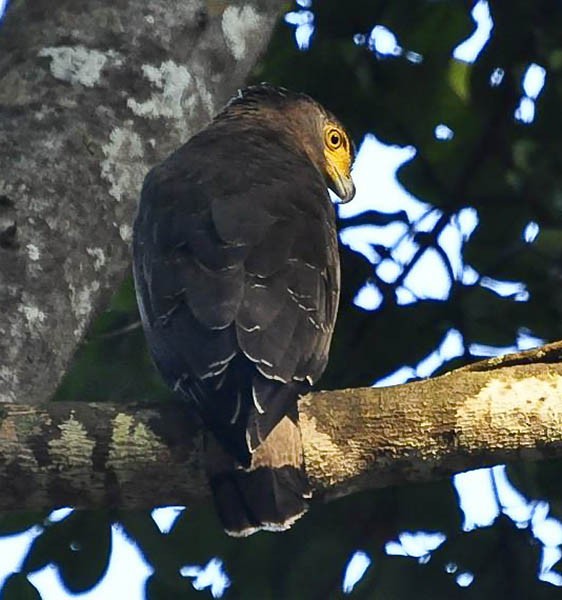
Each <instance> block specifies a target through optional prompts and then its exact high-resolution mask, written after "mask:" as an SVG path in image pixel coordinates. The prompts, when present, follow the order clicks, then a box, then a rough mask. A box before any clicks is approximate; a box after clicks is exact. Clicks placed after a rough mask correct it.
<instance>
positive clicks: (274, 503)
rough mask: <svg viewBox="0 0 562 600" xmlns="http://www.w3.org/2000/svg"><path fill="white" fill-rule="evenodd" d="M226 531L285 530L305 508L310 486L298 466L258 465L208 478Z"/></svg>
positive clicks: (233, 533)
mask: <svg viewBox="0 0 562 600" xmlns="http://www.w3.org/2000/svg"><path fill="white" fill-rule="evenodd" d="M210 483H211V489H212V491H213V496H214V499H215V505H216V508H217V512H218V513H219V517H220V519H221V521H222V523H223V526H224V528H225V531H226V533H228V534H229V535H233V536H237V537H244V536H248V535H251V534H252V533H255V532H256V531H259V530H260V529H264V530H267V531H283V530H284V529H288V528H289V527H290V526H291V525H292V524H293V523H294V522H295V521H296V520H297V519H298V518H299V517H301V516H302V515H303V514H304V513H305V512H306V510H307V508H308V503H307V502H306V499H305V498H306V497H308V496H309V495H310V494H309V486H308V483H307V481H306V477H305V475H304V472H303V470H302V469H300V468H295V467H293V466H289V465H285V466H282V467H279V468H272V467H258V468H256V469H255V470H253V471H249V470H244V469H237V470H235V471H231V472H228V473H220V474H217V475H215V476H214V477H212V478H211V480H210Z"/></svg>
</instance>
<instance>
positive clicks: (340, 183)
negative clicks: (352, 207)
mask: <svg viewBox="0 0 562 600" xmlns="http://www.w3.org/2000/svg"><path fill="white" fill-rule="evenodd" d="M331 183H332V185H330V189H331V190H332V192H334V193H335V194H336V195H337V196H338V197H339V198H340V200H341V203H342V204H345V203H346V202H349V201H350V200H352V199H353V196H355V185H354V183H353V179H351V175H350V176H348V177H345V176H343V175H340V174H339V173H336V175H335V177H334V178H333V179H332V181H331Z"/></svg>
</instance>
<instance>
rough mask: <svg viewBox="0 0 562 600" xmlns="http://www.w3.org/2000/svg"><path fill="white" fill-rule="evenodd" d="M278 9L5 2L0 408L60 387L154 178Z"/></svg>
mask: <svg viewBox="0 0 562 600" xmlns="http://www.w3.org/2000/svg"><path fill="white" fill-rule="evenodd" d="M282 8H283V6H282V3H280V2H278V1H277V0H234V1H232V2H226V1H222V0H216V1H215V0H213V1H211V0H209V1H208V2H205V1H204V0H184V1H181V2H167V1H165V0H153V1H152V2H150V3H146V2H144V1H143V0H128V1H127V2H115V1H114V0H64V1H62V2H58V3H57V4H56V6H54V5H53V3H52V2H51V1H50V0H33V1H32V2H12V3H11V4H10V6H9V8H8V12H7V15H6V17H5V21H4V22H3V23H1V24H0V25H1V29H0V274H1V275H0V315H1V316H0V402H2V401H3V402H16V401H18V400H21V399H22V398H25V399H26V402H27V403H29V404H34V403H38V402H42V401H45V400H46V399H47V398H49V397H50V396H51V395H52V394H53V392H54V390H55V388H56V386H57V384H58V382H59V381H60V378H61V376H62V374H63V373H64V371H65V369H66V366H67V364H68V362H69V360H70V358H71V356H72V354H73V353H74V351H75V349H76V347H77V345H78V343H79V341H80V340H81V338H82V337H83V334H84V331H85V329H86V327H87V325H88V323H89V322H90V320H91V319H92V317H93V316H94V314H95V313H96V312H97V311H98V310H99V308H100V307H101V306H102V305H103V304H104V302H105V301H106V300H107V298H108V296H109V295H110V294H111V293H112V292H113V290H115V289H116V287H117V284H118V283H119V281H120V280H121V279H122V277H123V275H124V273H125V271H126V269H127V268H128V267H129V241H130V237H131V224H132V220H133V213H134V210H135V206H136V202H137V198H138V196H139V192H140V186H141V184H142V180H143V178H144V175H145V174H146V172H147V171H148V169H149V168H150V167H151V166H152V165H154V164H155V163H157V162H158V161H160V160H162V159H163V158H164V157H165V156H166V155H168V154H169V153H170V152H171V151H172V150H173V149H174V148H177V147H178V146H179V145H180V144H181V143H183V142H184V141H185V140H186V139H187V138H189V137H190V136H191V135H192V134H193V133H194V132H195V131H197V130H198V129H199V128H201V127H202V126H203V125H204V124H206V123H207V121H209V119H210V118H211V116H212V115H213V114H214V113H215V112H216V111H217V109H218V108H219V107H220V106H222V104H223V103H224V101H225V100H226V99H227V98H228V97H229V96H230V95H231V94H232V93H233V92H234V91H235V89H236V88H237V87H239V86H240V85H242V83H243V82H244V79H245V78H246V76H247V74H248V72H249V70H250V68H251V67H252V66H253V65H254V63H255V61H256V60H257V57H258V56H259V54H260V53H261V52H262V51H263V50H264V48H265V46H266V43H267V41H268V39H269V36H270V33H271V30H272V27H273V25H274V23H275V21H276V17H277V16H278V14H279V13H280V12H281V10H282Z"/></svg>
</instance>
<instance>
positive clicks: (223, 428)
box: [133, 84, 355, 536]
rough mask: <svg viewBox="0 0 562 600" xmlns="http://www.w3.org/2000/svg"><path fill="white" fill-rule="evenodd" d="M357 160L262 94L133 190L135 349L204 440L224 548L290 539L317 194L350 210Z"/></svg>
mask: <svg viewBox="0 0 562 600" xmlns="http://www.w3.org/2000/svg"><path fill="white" fill-rule="evenodd" d="M353 158H354V147H353V144H352V141H351V139H350V137H349V135H348V133H347V132H346V130H345V129H344V127H343V126H342V125H341V123H340V122H339V121H338V120H337V119H336V118H335V117H334V116H333V115H332V114H331V113H329V112H328V111H327V110H325V109H324V108H323V107H322V106H320V104H318V103H317V102H315V101H314V100H313V99H312V98H310V97H309V96H306V95H304V94H300V93H294V92H290V91H288V90H286V89H283V88H277V87H273V86H271V85H268V84H261V85H256V86H252V87H248V88H246V89H244V90H242V91H240V92H239V93H238V95H237V96H235V97H234V98H232V99H231V100H230V102H229V103H228V104H227V105H226V107H225V108H224V109H223V111H222V112H221V113H220V114H219V115H218V116H217V117H215V119H214V120H213V122H212V123H211V124H210V125H208V126H207V127H206V128H205V129H203V130H202V131H200V132H199V133H198V134H196V135H195V136H194V137H192V138H191V139H190V140H189V141H188V142H187V143H186V144H185V145H183V146H182V147H181V148H179V149H178V150H177V151H176V152H174V153H173V154H172V155H171V156H170V157H168V158H167V159H166V160H165V161H164V162H163V163H162V164H160V165H158V166H157V167H155V168H153V169H152V170H151V171H150V173H149V174H148V175H147V177H146V180H145V182H144V187H143V190H142V195H141V199H140V205H139V209H138V214H137V217H136V221H135V226H134V240H133V253H134V275H135V284H136V290H137V298H138V303H139V307H140V313H141V317H142V321H143V324H144V328H145V333H146V338H147V341H148V346H149V348H150V352H151V354H152V357H153V359H154V362H155V363H156V366H157V368H158V369H159V371H160V373H161V374H162V376H163V377H164V379H165V381H166V382H167V384H168V385H169V386H170V387H171V388H172V389H173V390H175V391H176V392H177V393H179V394H180V395H182V396H183V397H185V398H188V399H189V400H190V401H191V402H193V404H194V405H195V407H196V409H197V411H198V413H199V415H200V417H201V419H202V421H203V423H204V425H205V427H206V428H207V429H208V430H209V431H210V432H211V433H212V438H214V439H212V438H209V439H208V443H207V450H206V452H207V470H208V473H209V479H210V485H211V488H212V490H213V495H214V498H215V503H216V507H217V510H218V513H219V516H220V518H221V520H222V522H223V525H224V528H225V530H226V531H227V533H230V534H231V535H239V536H244V535H249V534H250V533H253V532H254V531H257V530H259V529H269V530H283V529H287V528H288V527H290V525H291V524H292V523H293V522H294V521H295V520H296V519H297V518H298V517H300V516H301V515H302V514H303V513H304V511H305V510H306V508H307V502H306V498H307V497H309V496H310V493H309V486H308V483H307V481H306V477H305V473H304V468H303V450H302V444H301V439H300V432H299V429H298V426H297V400H298V398H299V397H300V396H302V395H303V394H305V393H307V392H308V391H309V390H310V388H311V386H312V385H313V384H314V383H315V382H316V381H317V380H318V378H319V377H320V375H321V374H322V372H323V371H324V368H325V367H326V363H327V360H328V351H329V347H330V341H331V338H332V332H333V329H334V322H335V318H336V312H337V307H338V298H339V288H340V274H339V257H338V242H337V234H336V227H335V214H334V207H333V205H332V203H331V201H330V196H329V193H328V189H327V188H331V189H332V190H333V191H334V192H335V193H336V194H337V195H338V196H339V197H340V199H341V201H343V202H347V201H349V200H351V198H352V197H353V195H354V192H355V189H354V186H353V182H352V179H351V176H350V170H351V165H352V162H353ZM208 437H209V436H208Z"/></svg>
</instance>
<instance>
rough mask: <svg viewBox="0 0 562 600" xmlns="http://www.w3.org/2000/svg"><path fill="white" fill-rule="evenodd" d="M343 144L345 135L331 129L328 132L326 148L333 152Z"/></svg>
mask: <svg viewBox="0 0 562 600" xmlns="http://www.w3.org/2000/svg"><path fill="white" fill-rule="evenodd" d="M342 143H343V135H342V134H341V132H340V131H338V130H337V129H334V128H331V129H328V131H327V132H326V146H328V148H330V149H331V150H337V149H338V148H339V147H340V146H341V145H342Z"/></svg>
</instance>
